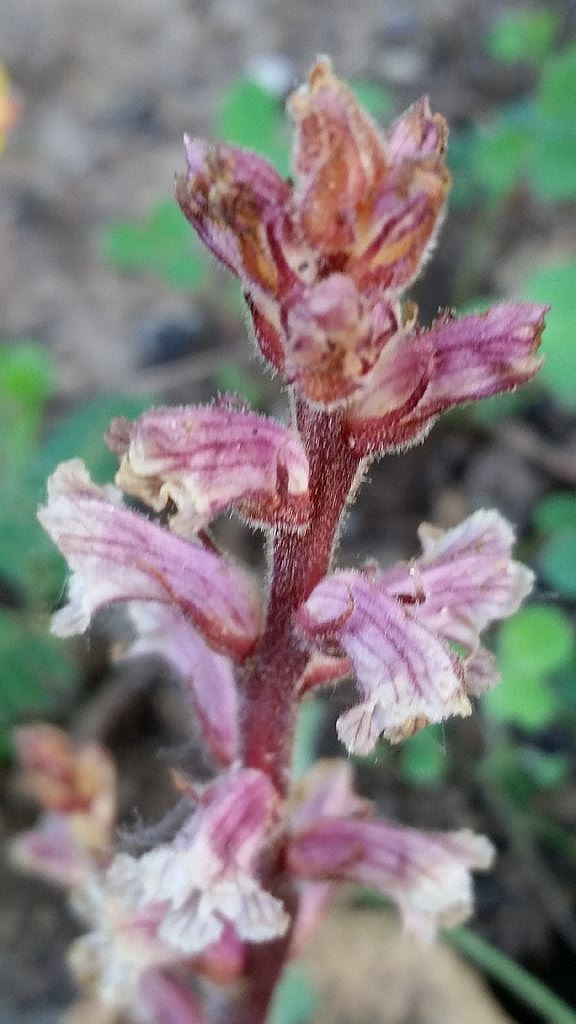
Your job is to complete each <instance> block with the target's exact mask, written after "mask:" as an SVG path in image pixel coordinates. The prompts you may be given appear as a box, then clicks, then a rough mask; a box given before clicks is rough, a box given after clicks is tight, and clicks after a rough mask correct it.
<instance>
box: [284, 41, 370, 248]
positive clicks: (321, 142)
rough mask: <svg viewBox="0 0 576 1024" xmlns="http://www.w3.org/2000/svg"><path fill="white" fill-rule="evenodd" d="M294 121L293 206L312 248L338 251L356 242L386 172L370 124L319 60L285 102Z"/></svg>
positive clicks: (322, 59)
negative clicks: (295, 176) (371, 199)
mask: <svg viewBox="0 0 576 1024" xmlns="http://www.w3.org/2000/svg"><path fill="white" fill-rule="evenodd" d="M288 111H289V113H290V115H291V116H292V119H293V121H294V122H295V128H296V136H295V142H294V164H295V168H296V171H297V174H298V178H299V183H298V189H297V193H296V205H297V208H298V219H299V224H300V227H301V230H302V231H303V233H304V236H305V238H306V241H307V242H308V244H309V245H310V247H311V248H312V249H316V250H319V251H320V252H323V253H327V254H331V253H339V252H342V251H344V250H346V249H348V248H349V247H350V246H352V245H353V243H354V242H355V240H356V237H357V232H358V231H359V230H362V219H363V216H362V215H363V214H364V216H365V213H366V209H367V204H368V202H369V200H370V198H371V196H372V195H373V193H374V188H375V186H376V183H377V182H378V181H379V180H380V178H381V177H382V175H383V174H384V173H385V170H386V160H385V154H384V147H383V139H382V138H381V136H380V134H379V132H378V129H377V128H376V125H375V123H374V122H373V121H372V119H371V118H370V117H369V115H368V114H367V113H366V112H365V111H364V110H363V109H362V108H361V107H360V105H359V104H358V102H357V101H356V99H355V97H354V95H353V93H352V92H351V91H350V89H349V88H348V87H347V86H346V85H345V84H344V82H342V81H340V79H338V78H337V77H336V75H334V73H333V71H332V68H331V65H330V61H329V60H328V59H327V58H325V57H321V58H319V59H318V60H317V61H316V63H315V64H314V65H313V67H312V69H311V71H310V73H309V75H308V82H307V83H306V84H305V85H303V86H301V87H300V88H299V89H297V90H296V92H294V93H293V95H292V96H291V97H290V99H289V101H288Z"/></svg>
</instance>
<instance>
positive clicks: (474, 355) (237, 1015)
mask: <svg viewBox="0 0 576 1024" xmlns="http://www.w3.org/2000/svg"><path fill="white" fill-rule="evenodd" d="M289 111H290V114H291V117H292V119H293V122H294V125H295V144H294V171H295V183H294V184H293V183H292V182H290V181H286V180H284V179H283V178H282V177H280V176H279V174H278V173H277V172H276V171H275V170H274V169H273V168H272V167H271V166H270V165H269V164H268V163H267V162H266V161H265V160H264V159H262V158H261V157H259V156H257V155H255V154H253V153H250V152H247V151H244V150H242V149H238V148H235V147H233V146H229V145H216V146H212V145H208V144H206V143H204V142H201V141H198V140H190V139H187V140H186V155H187V163H188V168H187V173H186V174H185V176H183V177H181V178H180V179H179V180H178V182H177V187H176V195H177V198H178V202H179V203H180V206H181V208H182V210H183V211H184V213H185V215H186V217H187V218H188V220H189V221H190V222H191V224H192V226H193V227H194V229H195V230H196V232H197V233H198V235H199V236H200V238H201V240H202V241H203V242H204V243H205V245H206V246H207V247H208V249H210V251H211V252H212V253H213V254H214V255H215V256H216V257H217V259H219V260H220V261H221V262H222V263H223V264H224V265H225V266H226V267H227V268H228V269H229V270H230V271H232V273H233V274H235V275H236V276H237V277H238V278H239V279H240V281H241V282H242V285H243V288H244V292H245V297H246V302H247V305H248V309H249V312H250V316H251V319H252V323H253V327H254V333H255V337H256V341H257V344H258V346H259V348H260V351H261V353H262V356H263V358H264V359H265V361H266V362H267V364H268V365H269V366H270V367H272V368H273V369H274V370H275V371H276V372H277V373H278V374H280V375H281V377H282V378H283V380H284V381H285V382H286V387H287V391H288V394H289V396H290V417H289V423H288V425H287V426H285V425H283V424H281V423H279V422H276V421H275V420H273V419H270V418H267V417H265V416H262V415H257V414H256V413H254V412H251V411H249V410H247V409H246V408H244V407H243V406H242V405H241V403H240V402H239V401H237V400H234V399H233V398H225V399H221V400H219V401H217V402H215V403H214V404H213V405H210V406H190V407H182V408H159V409H153V410H151V411H150V412H148V413H145V414H144V415H142V416H140V418H139V419H137V420H136V421H133V422H132V421H127V420H116V421H114V422H113V423H112V425H111V428H110V431H109V434H108V443H109V445H110V446H111V447H112V449H113V450H114V451H115V452H116V453H117V454H118V456H119V459H120V466H119V471H118V475H117V477H116V483H117V485H118V489H116V488H112V487H99V486H97V485H95V484H94V483H93V482H92V481H91V480H90V478H89V476H88V474H87V472H86V470H85V468H84V466H83V464H82V463H81V462H80V461H78V460H72V461H70V462H66V463H64V464H63V465H61V466H59V467H58V469H57V470H56V472H55V473H54V475H53V476H52V478H51V480H50V482H49V497H48V502H47V504H46V505H45V507H43V508H42V509H41V510H40V519H41V522H42V523H43V525H44V527H45V529H46V530H47V531H48V533H49V534H50V536H51V537H52V538H53V540H54V541H55V543H56V544H57V545H58V547H59V548H60V550H61V552H62V553H63V555H64V556H65V557H66V559H67V560H68V563H69V566H70V568H71V570H72V577H71V580H70V585H69V602H68V604H67V605H66V606H65V607H64V608H62V609H61V610H59V611H58V612H57V613H56V615H55V618H54V626H53V628H54V631H55V632H56V633H58V634H60V635H62V636H67V635H69V634H73V633H79V632H83V631H84V630H86V629H87V627H88V625H89V623H90V620H91V618H92V616H93V614H94V613H95V612H96V611H97V610H98V609H100V608H102V607H104V606H106V605H110V604H112V603H123V604H125V605H126V606H127V608H128V612H129V615H130V617H131V619H132V622H133V626H134V635H135V639H134V643H133V647H132V651H133V652H134V653H138V652H143V651H152V652H155V653H159V654H161V655H163V656H164V657H165V658H166V659H167V661H168V662H170V663H171V664H172V665H173V666H175V667H176V669H177V670H178V672H179V674H180V676H181V679H182V684H183V687H184V690H185V694H186V696H187V698H188V699H189V701H190V704H191V705H192V707H193V709H194V713H195V716H196V718H197V720H198V721H199V722H200V724H201V730H202V737H203V741H204V743H205V746H206V749H207V751H208V752H209V753H210V755H211V757H212V759H213V764H214V776H213V779H212V781H210V782H209V783H207V784H206V783H203V784H200V783H195V782H194V780H192V779H189V778H186V777H183V776H182V775H179V774H176V773H175V782H176V788H177V790H178V798H179V801H180V804H179V817H178V819H177V820H178V823H177V824H175V823H174V822H175V820H176V819H175V816H174V815H171V816H170V817H169V819H167V820H166V822H165V823H163V824H162V823H161V825H160V826H159V828H158V830H156V833H155V839H154V840H153V841H150V844H149V848H146V847H145V846H144V847H143V849H142V850H141V852H140V853H139V854H138V855H136V854H135V853H134V852H120V853H114V852H113V850H112V845H111V834H112V824H113V819H114V795H113V788H114V783H113V771H112V767H111V764H110V761H109V759H108V758H107V756H106V755H105V754H104V752H103V751H101V750H100V749H99V748H98V747H96V746H94V745H85V746H83V747H82V746H81V747H79V748H77V749H74V748H73V746H72V744H71V743H70V741H69V740H67V738H66V737H65V736H64V735H63V734H62V733H60V732H59V731H58V730H55V729H53V728H51V727H48V726H44V727H42V726H36V727H35V726H30V727H28V728H27V729H25V730H23V731H22V732H21V734H20V747H21V754H22V759H23V762H24V767H25V770H26V772H27V776H28V780H29V783H30V785H31V786H32V787H33V788H34V789H35V792H36V793H37V795H38V796H39V798H40V800H41V802H42V803H43V805H44V807H45V815H44V817H43V819H42V821H41V823H40V826H39V827H38V828H37V829H36V830H34V831H33V832H31V833H28V834H27V835H25V836H23V837H21V839H20V841H19V843H18V846H17V854H18V856H19V857H20V860H21V862H23V863H26V864H28V865H29V866H31V867H33V868H36V869H37V870H43V871H44V872H45V873H48V874H50V875H51V876H52V877H54V878H56V879H57V880H58V881H60V882H61V883H62V884H64V885H67V886H68V887H69V888H70V889H71V890H72V891H73V895H74V904H75V906H76V907H77V908H78V910H79V912H80V914H81V915H83V917H84V919H85V920H86V922H87V924H88V927H89V931H88V933H87V934H86V935H85V936H84V937H82V938H80V939H79V940H77V941H76V942H75V943H74V945H73V948H72V952H71V963H72V966H73V970H74V972H75V974H76V977H77V979H78V982H79V985H80V987H81V988H82V989H83V990H84V992H85V999H84V1001H83V1003H82V1004H80V1008H79V1009H77V1010H76V1011H75V1012H76V1016H75V1017H73V1018H72V1019H75V1020H78V1019H80V1017H79V1016H78V1014H81V1013H82V1012H84V1013H86V1014H87V1015H88V1019H90V1020H100V1019H105V1020H116V1019H120V1017H122V1019H125V1017H126V1016H128V1018H129V1019H133V1020H137V1021H164V1020H170V1021H174V1022H182V1024H184V1022H193V1024H201V1022H204V1024H208V1022H210V1024H224V1022H226V1024H260V1022H263V1021H264V1020H265V1018H266V1015H267V1012H268V1009H269V1005H270V1000H271V996H272V994H273V991H274V988H275V985H276V983H277V981H278V979H279V977H280V974H281V972H282V969H283V967H284V965H285V964H286V962H287V960H288V959H289V958H290V957H293V956H294V955H295V954H296V953H297V952H298V951H299V950H300V949H301V947H302V944H303V942H304V941H305V940H306V938H307V937H308V935H309V934H310V932H311V930H312V928H313V926H314V924H315V923H316V922H317V920H318V919H319V917H320V916H321V914H322V912H323V911H324V909H325V908H326V905H327V904H328V902H329V900H330V898H331V896H332V894H333V892H334V890H335V888H336V886H335V883H337V882H339V881H354V882H359V883H362V884H363V885H368V886H372V887H374V888H375V889H377V890H379V891H380V892H382V893H384V894H385V895H386V896H388V897H389V898H390V900H392V901H393V902H394V903H396V904H397V906H398V908H399V909H400V912H401V915H402V918H403V920H404V924H405V926H406V928H407V929H408V930H409V931H411V932H412V933H415V934H416V935H417V936H420V937H422V938H424V939H429V938H431V937H432V936H433V935H434V933H435V931H436V929H437V927H438V926H439V925H450V924H452V923H455V922H457V921H461V920H463V919H464V918H465V917H466V916H467V915H468V914H469V912H470V909H471V878H470V872H471V871H472V870H473V869H482V868H486V867H487V866H488V865H489V863H490V861H491V856H492V848H491V845H490V843H489V842H488V840H487V839H485V838H483V837H481V836H477V835H474V834H473V833H472V832H470V831H467V830H462V831H457V832H450V833H446V834H442V833H440V832H427V833H426V832H422V833H421V832H419V831H417V830H415V829H413V828H407V827H403V826H401V825H397V824H394V823H393V822H390V821H385V820H382V819H381V818H379V817H377V816H376V815H375V813H374V808H373V807H372V806H371V805H370V803H369V802H367V801H366V800H363V799H360V798H359V797H358V796H356V795H355V794H354V792H353V788H352V779H351V771H350V766H349V764H347V763H345V762H337V761H336V762H324V763H319V764H318V765H317V766H316V767H315V768H314V769H313V770H312V771H311V772H310V773H309V775H308V777H306V778H304V779H303V780H301V781H300V782H299V783H298V785H291V778H290V763H291V754H292V746H293V739H294V726H295V719H296V714H297V711H298V707H299V704H300V702H301V701H302V700H303V699H304V698H305V697H306V696H307V695H309V694H310V693H313V692H314V691H315V690H316V689H317V688H319V687H322V686H325V685H326V684H331V685H334V684H335V683H337V682H338V681H339V680H341V679H343V678H345V677H347V676H349V675H353V676H354V678H355V680H356V685H357V688H358V694H359V697H358V702H357V703H356V704H355V705H354V706H353V707H352V708H350V709H349V710H348V711H346V712H345V713H344V714H342V715H341V716H340V718H339V721H338V735H339V737H340V739H341V741H342V743H343V744H344V746H345V747H346V749H347V750H348V751H349V752H350V753H353V754H366V753H368V752H369V751H370V750H372V748H373V747H374V744H375V743H376V741H377V740H378V738H379V737H380V736H382V735H383V736H384V737H386V738H388V739H389V740H390V741H391V742H397V741H399V740H402V739H403V738H405V737H407V736H409V735H411V734H412V733H414V732H415V731H416V730H418V729H420V728H422V727H423V726H425V725H426V724H427V723H429V722H439V721H442V720H444V719H446V718H447V717H449V716H450V715H468V714H469V713H470V710H471V698H472V697H476V696H477V695H478V694H480V693H482V692H483V691H485V690H487V689H488V688H489V687H491V686H493V685H494V684H495V683H496V681H497V675H496V671H495V666H494V661H493V658H492V655H491V654H490V653H489V651H488V650H487V649H486V648H485V647H483V646H482V644H481V641H480V633H481V631H482V630H484V629H485V628H486V627H487V626H488V625H489V624H490V623H491V622H493V621H494V620H496V619H501V618H505V617H506V616H509V615H511V614H512V613H513V612H514V611H515V610H516V609H517V608H518V606H519V605H520V603H521V601H522V599H523V598H524V597H525V596H526V594H527V593H528V592H529V590H530V587H531V585H532V573H531V572H530V571H529V570H528V569H527V568H525V567H524V566H522V565H520V564H518V563H517V562H515V561H513V560H512V558H511V549H512V545H513V540H514V537H513V532H512V529H511V527H510V526H509V525H508V524H507V523H506V522H505V520H504V519H502V517H501V516H500V515H498V513H497V512H494V511H486V510H480V511H477V512H476V513H474V514H473V515H471V516H470V517H469V518H468V519H466V520H465V521H464V522H463V523H462V524H461V525H460V526H457V527H456V528H454V529H450V530H447V531H441V530H438V529H433V528H432V527H430V526H423V527H422V528H421V530H420V540H421V544H422V553H421V554H420V555H419V556H417V557H415V558H414V559H413V560H412V561H410V562H408V563H400V564H397V565H395V566H393V567H392V568H385V569H380V568H378V567H377V566H376V565H375V564H374V563H370V565H369V566H367V567H365V568H361V569H357V570H339V569H336V568H334V558H335V548H336V546H337V540H338V532H339V529H340V526H341V523H342V518H343V515H344V512H345V509H346V507H347V504H348V503H349V501H350V500H351V497H352V496H353V495H354V493H355V491H356V489H357V488H358V486H359V483H360V481H361V480H362V477H363V476H364V474H365V472H366V468H367V466H368V465H369V463H370V461H371V460H373V459H375V458H377V457H380V456H382V455H384V454H386V453H391V452H399V451H400V450H402V449H404V448H407V447H409V446H410V445H413V444H415V443H416V442H418V441H421V440H422V438H423V437H424V436H425V435H426V433H427V432H428V431H429V430H430V428H431V426H432V424H433V423H434V421H435V419H436V417H437V416H438V414H439V413H441V412H443V411H444V410H446V409H449V408H451V407H453V406H456V405H460V404H462V403H465V402H469V401H471V400H475V399H478V398H484V397H486V396H489V395H493V394H495V393H497V392H500V391H506V390H510V389H512V388H515V387H516V386H517V385H519V384H521V383H523V382H525V381H527V380H529V379H530V378H531V377H532V376H533V375H534V374H535V372H536V370H537V369H538V366H539V359H538V356H537V355H536V349H537V347H538V343H539V340H540V335H541V333H542V328H543V319H544V314H545V311H546V310H545V307H543V306H535V305H527V304H516V303H511V304H508V303H506V304H502V305H499V306H496V307H495V308H493V309H491V310H489V311H488V312H487V313H484V314H482V315H471V316H465V317H463V318H461V319H454V318H452V317H451V316H449V315H444V316H442V317H441V318H440V319H438V320H437V321H436V322H435V323H434V324H433V325H432V327H431V328H430V329H424V328H422V327H421V326H420V325H419V324H418V320H417V310H416V307H415V306H414V305H413V304H412V303H410V302H406V301H403V300H402V298H401V296H402V294H403V292H404V291H405V290H406V289H407V288H408V287H409V285H410V284H411V283H412V282H413V280H414V278H415V277H416V275H417V273H418V272H419V271H420V269H421V267H422V265H423V263H424V262H425V260H426V258H427V256H428V254H429V253H430V251H431V249H432V246H433V243H434V239H435V237H436V233H437V230H438V226H439V224H440V221H441V218H442V211H443V207H444V202H445V199H446V195H447V192H448V188H449V185H450V179H449V175H448V172H447V170H446V167H445V164H444V150H445V145H446V134H447V133H446V125H445V122H444V120H443V118H442V117H441V116H440V115H438V114H432V113H431V112H430V108H429V105H428V102H427V100H420V101H419V102H417V103H416V104H415V105H414V106H413V107H411V108H410V109H409V110H408V111H407V112H406V113H405V114H404V115H403V116H401V117H400V118H399V119H398V120H397V121H396V122H395V123H394V124H393V125H392V128H391V129H390V131H389V132H388V134H387V135H385V136H383V135H381V134H380V132H379V131H378V130H377V128H376V126H375V124H374V123H373V122H372V120H371V119H370V117H369V116H368V115H367V114H366V113H364V112H363V110H362V109H361V108H360V106H359V105H358V104H357V102H356V100H355V99H354V98H353V95H352V93H351V92H350V91H349V90H348V88H347V87H346V86H345V85H344V84H343V83H342V82H340V81H339V80H338V79H337V78H336V77H335V75H334V74H333V72H332V70H331V66H330V64H329V62H328V61H327V60H325V59H319V60H318V61H317V62H316V64H315V65H314V67H313V68H312V70H311V72H310V75H309V78H308V81H307V84H306V85H304V86H303V87H301V88H300V89H298V90H297V91H296V92H295V93H294V94H293V96H292V97H291V99H290V100H289ZM121 491H124V492H125V493H126V494H127V495H129V496H131V497H133V498H136V499H138V501H139V502H140V503H142V504H143V505H146V506H148V508H149V509H150V510H151V515H150V516H146V515H144V514H142V513H141V512H138V511H135V510H133V509H132V508H131V507H127V506H126V505H124V504H123V503H122V498H121ZM227 509H234V510H235V511H237V512H238V513H239V514H240V515H241V516H242V517H243V518H244V519H245V520H246V521H247V522H248V523H250V524H252V525H255V526H257V527H258V528H261V529H263V530H264V531H265V533H266V534H267V536H268V549H267V550H268V576H267V580H266V583H265V585H264V586H263V587H258V586H257V585H256V584H255V582H254V580H253V579H252V578H251V576H250V575H249V573H248V572H247V571H245V570H244V569H242V568H240V567H239V566H238V565H236V564H235V563H234V562H233V561H232V560H231V559H230V558H229V557H227V556H225V555H223V554H222V553H220V551H219V550H217V548H216V546H215V544H214V543H213V541H212V540H211V538H210V534H209V532H208V528H209V525H210V522H211V520H213V519H214V517H215V516H217V515H218V514H219V513H221V512H222V511H224V510H227ZM175 799H176V798H175ZM90 1014H91V1016H90Z"/></svg>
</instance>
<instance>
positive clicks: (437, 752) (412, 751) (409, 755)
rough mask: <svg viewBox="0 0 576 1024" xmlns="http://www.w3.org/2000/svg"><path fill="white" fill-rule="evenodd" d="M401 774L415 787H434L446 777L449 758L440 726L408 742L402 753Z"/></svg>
mask: <svg viewBox="0 0 576 1024" xmlns="http://www.w3.org/2000/svg"><path fill="white" fill-rule="evenodd" d="M399 761H400V772H401V774H402V776H403V778H404V779H406V781H407V782H411V783H413V784H414V785H415V786H432V785H434V783H436V782H440V780H441V779H443V778H444V776H445V775H446V771H447V768H448V758H447V756H446V751H445V749H444V745H443V737H442V732H441V729H440V727H439V726H431V727H429V728H428V729H424V730H423V731H422V732H419V733H417V734H416V735H415V736H412V737H411V738H410V739H409V740H406V742H405V743H404V745H403V747H402V750H401V751H400V759H399Z"/></svg>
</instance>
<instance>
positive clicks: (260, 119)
mask: <svg viewBox="0 0 576 1024" xmlns="http://www.w3.org/2000/svg"><path fill="white" fill-rule="evenodd" d="M216 131H217V134H218V135H219V136H220V138H223V139H226V141H227V142H231V143H234V144H235V145H237V146H243V147H244V148H245V149H254V150H256V152H258V153H260V154H261V155H262V156H265V157H267V158H268V160H270V161H271V163H273V164H274V166H275V167H276V170H278V171H279V172H280V173H281V174H286V173H287V171H288V167H289V143H288V126H287V123H286V119H285V117H284V112H283V109H282V105H281V104H280V103H279V101H278V99H277V98H276V97H275V96H273V95H272V94H271V93H269V92H268V90H267V89H264V88H263V87H262V86H261V85H258V83H257V82H253V81H252V80H251V79H248V78H244V79H240V81H238V82H237V83H236V85H235V86H234V88H233V89H231V90H230V92H229V93H228V94H227V95H226V96H225V98H224V100H223V102H222V104H221V106H220V109H219V110H218V112H217V115H216Z"/></svg>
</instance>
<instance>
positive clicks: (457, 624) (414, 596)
mask: <svg viewBox="0 0 576 1024" xmlns="http://www.w3.org/2000/svg"><path fill="white" fill-rule="evenodd" d="M418 532H419V536H420V540H421V543H422V552H423V553H422V555H421V556H420V557H419V558H417V559H415V560H414V561H413V562H412V563H411V564H410V565H399V566H395V567H393V568H392V569H390V570H387V571H386V570H385V571H384V572H382V573H378V574H377V576H376V577H375V581H376V582H377V584H378V585H379V586H381V587H382V588H383V589H384V590H385V591H386V592H387V593H389V594H393V595H394V596H396V597H398V598H400V599H404V600H407V601H409V602H413V604H412V608H413V614H414V615H415V616H416V617H417V618H418V619H419V620H420V621H421V622H423V623H425V624H426V625H427V626H428V627H429V628H430V629H432V630H434V632H436V633H439V634H440V635H441V636H444V637H446V638H447V639H448V640H451V641H454V642H455V643H458V644H461V645H463V646H465V647H467V648H469V650H471V651H473V650H475V648H476V647H477V646H478V643H479V634H480V633H481V632H482V630H483V629H486V627H487V626H489V625H490V623H491V622H494V621H496V620H497V619H504V618H507V617H508V616H510V615H513V614H514V612H516V611H517V610H518V608H519V607H520V605H521V603H522V601H523V600H524V598H525V597H526V596H527V594H529V593H530V590H531V589H532V584H533V582H534V574H533V573H532V572H531V570H530V569H528V568H526V566H524V565H521V564H520V563H519V562H515V561H513V559H512V548H513V545H514V541H515V537H514V531H513V529H512V527H511V526H510V524H509V523H508V522H507V521H506V520H505V519H504V517H503V516H501V515H500V514H499V513H498V512H496V511H494V510H492V509H480V510H479V511H477V512H475V513H473V515H471V516H469V517H468V518H467V519H465V520H464V521H463V522H462V523H460V524H459V525H458V526H456V527H453V528H452V529H450V530H438V529H435V528H434V527H432V526H428V525H426V524H424V525H422V526H421V527H420V529H419V531H418Z"/></svg>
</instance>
